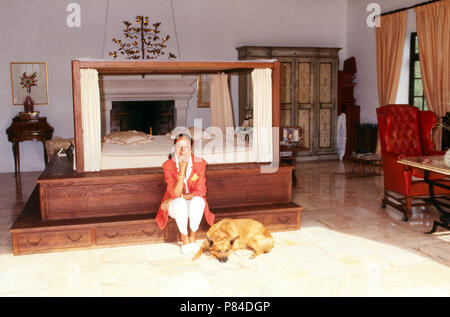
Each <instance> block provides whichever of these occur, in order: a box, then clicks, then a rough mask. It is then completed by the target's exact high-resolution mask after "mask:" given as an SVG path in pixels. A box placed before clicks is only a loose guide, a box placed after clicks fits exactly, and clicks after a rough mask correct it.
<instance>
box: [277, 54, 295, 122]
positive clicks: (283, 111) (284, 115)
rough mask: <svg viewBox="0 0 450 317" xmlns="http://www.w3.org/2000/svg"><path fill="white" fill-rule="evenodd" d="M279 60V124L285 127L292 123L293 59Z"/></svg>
mask: <svg viewBox="0 0 450 317" xmlns="http://www.w3.org/2000/svg"><path fill="white" fill-rule="evenodd" d="M279 61H280V79H281V80H280V126H281V127H287V126H292V125H294V124H295V123H294V122H295V121H294V119H295V118H294V115H293V108H292V100H293V99H294V90H293V89H292V82H293V78H295V68H294V66H295V65H294V61H293V60H292V59H282V58H279Z"/></svg>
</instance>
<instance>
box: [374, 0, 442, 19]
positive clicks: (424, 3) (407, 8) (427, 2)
mask: <svg viewBox="0 0 450 317" xmlns="http://www.w3.org/2000/svg"><path fill="white" fill-rule="evenodd" d="M438 1H441V0H431V1H426V2H422V3H418V4H415V5H412V6H409V7H406V8H401V9H397V10H393V11H389V12H385V13H382V14H381V15H380V16H384V15H388V14H392V13H397V12H400V11H404V10H409V9H412V8H416V7H420V6H423V5H426V4H430V3H433V2H438Z"/></svg>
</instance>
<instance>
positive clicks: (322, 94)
mask: <svg viewBox="0 0 450 317" xmlns="http://www.w3.org/2000/svg"><path fill="white" fill-rule="evenodd" d="M331 76H332V71H331V63H320V67H319V102H320V103H331V95H332V89H331V88H332V83H331V80H332V77H331Z"/></svg>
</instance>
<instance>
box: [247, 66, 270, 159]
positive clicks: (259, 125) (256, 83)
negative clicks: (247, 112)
mask: <svg viewBox="0 0 450 317" xmlns="http://www.w3.org/2000/svg"><path fill="white" fill-rule="evenodd" d="M252 83H253V126H254V128H253V152H254V154H255V157H256V160H257V162H272V159H273V147H272V70H271V69H270V68H267V69H255V70H254V71H252Z"/></svg>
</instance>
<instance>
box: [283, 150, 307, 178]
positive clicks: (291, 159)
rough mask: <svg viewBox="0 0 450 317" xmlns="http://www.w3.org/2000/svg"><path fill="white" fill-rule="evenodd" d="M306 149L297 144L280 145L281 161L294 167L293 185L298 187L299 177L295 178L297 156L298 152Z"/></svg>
mask: <svg viewBox="0 0 450 317" xmlns="http://www.w3.org/2000/svg"><path fill="white" fill-rule="evenodd" d="M305 150H307V149H306V148H303V147H300V146H298V145H295V144H280V161H282V162H286V163H288V164H290V165H292V166H293V167H294V169H293V170H292V183H293V184H294V186H295V185H297V177H296V176H295V156H296V154H297V152H301V151H305Z"/></svg>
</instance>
